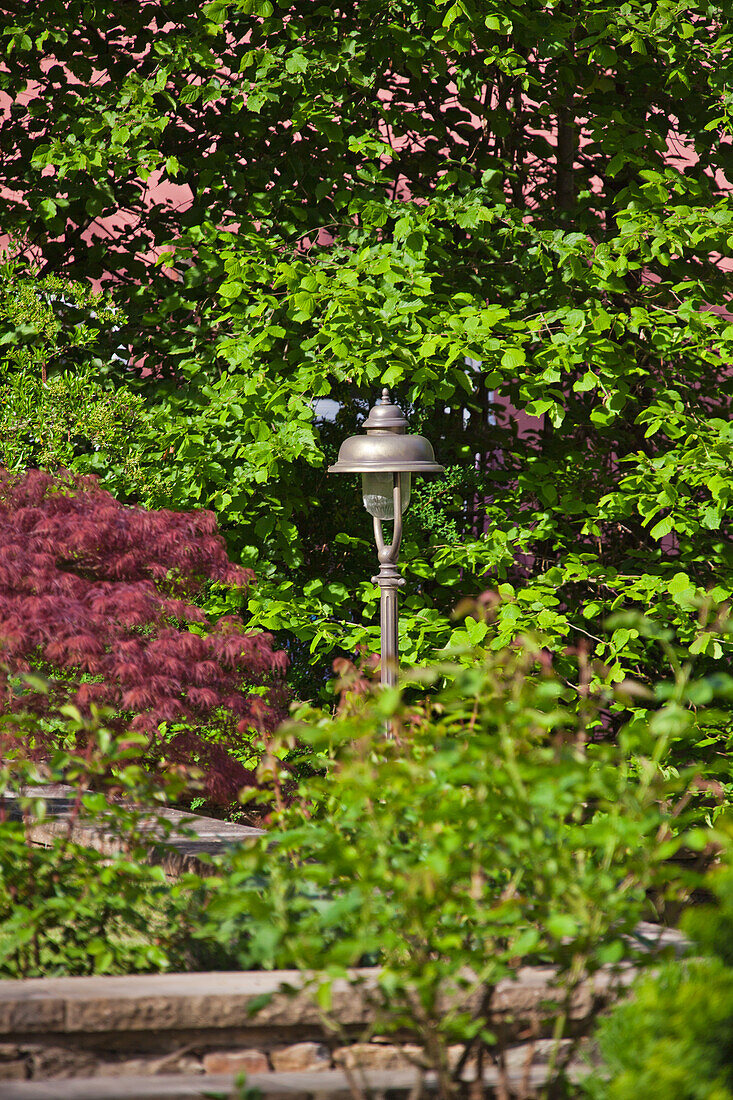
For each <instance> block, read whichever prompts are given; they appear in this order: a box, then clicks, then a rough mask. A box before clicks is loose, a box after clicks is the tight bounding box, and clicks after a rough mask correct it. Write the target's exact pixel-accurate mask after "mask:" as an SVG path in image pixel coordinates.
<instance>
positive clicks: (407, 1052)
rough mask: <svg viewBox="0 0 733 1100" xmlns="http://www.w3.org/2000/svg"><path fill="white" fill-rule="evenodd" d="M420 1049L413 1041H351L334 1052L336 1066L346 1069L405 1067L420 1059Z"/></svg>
mask: <svg viewBox="0 0 733 1100" xmlns="http://www.w3.org/2000/svg"><path fill="white" fill-rule="evenodd" d="M421 1056H422V1049H421V1048H420V1047H419V1046H415V1045H414V1044H413V1043H405V1044H404V1045H403V1046H396V1045H395V1044H394V1043H352V1045H351V1046H348V1047H341V1049H340V1050H337V1051H336V1052H335V1053H334V1056H333V1060H334V1062H335V1063H336V1065H337V1066H346V1067H347V1068H348V1069H407V1068H408V1067H409V1066H411V1065H415V1064H416V1062H419V1061H420V1058H421Z"/></svg>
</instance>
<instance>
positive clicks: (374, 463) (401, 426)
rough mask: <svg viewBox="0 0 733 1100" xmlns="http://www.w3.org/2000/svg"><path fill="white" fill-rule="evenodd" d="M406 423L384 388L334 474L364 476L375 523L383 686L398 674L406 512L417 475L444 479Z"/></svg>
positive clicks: (364, 492)
mask: <svg viewBox="0 0 733 1100" xmlns="http://www.w3.org/2000/svg"><path fill="white" fill-rule="evenodd" d="M407 426H408V425H407V420H406V419H405V416H404V414H403V412H402V409H400V407H399V406H398V405H395V404H393V403H392V399H391V397H390V395H389V389H388V388H387V387H386V386H385V387H384V389H383V390H382V396H381V398H380V399H379V400H378V401H377V403H376V404H375V405H374V406H373V408H372V409H370V411H369V416H368V417H367V419H366V420H365V421H364V428H365V429H366V435H352V436H350V437H349V438H348V439H346V440H344V442H343V443H342V444H341V448H340V450H339V455H338V459H337V461H336V463H335V464H334V465H333V466H329V469H328V472H329V473H330V474H335V473H339V474H340V473H344V474H355V473H360V474H361V475H362V495H363V498H364V507H365V508H366V510H367V511H368V512H369V513H370V515H371V516H372V517H373V520H374V539H375V542H376V544H377V556H378V558H379V572H378V573H377V575H376V576H375V577H372V580H373V581H374V583H375V584H378V585H379V590H380V601H379V603H380V608H379V610H380V622H381V629H380V633H381V660H380V664H381V682H382V685H383V686H385V687H394V685H395V684H396V683H397V673H398V646H399V618H398V616H399V609H398V602H399V590H400V588H401V587H402V586H403V585H404V583H405V582H404V581H403V579H402V577H401V576H400V572H399V569H398V568H397V561H398V559H399V553H400V543H401V541H402V513H403V512H404V511H405V509H406V508H407V506H408V504H409V503H410V491H411V478H412V475H413V474H442V473H443V472H444V470H443V467H442V466H441V465H440V464H439V463H437V462H436V461H435V455H434V454H433V448H432V446H431V444H430V443H429V442H428V440H427V439H425V437H424V436H422V435H407V434H406V428H407ZM385 520H386V521H392V523H393V527H392V539H391V541H390V542H389V544H388V543H387V540H386V539H385V537H384V528H383V526H382V525H383V522H384V521H385Z"/></svg>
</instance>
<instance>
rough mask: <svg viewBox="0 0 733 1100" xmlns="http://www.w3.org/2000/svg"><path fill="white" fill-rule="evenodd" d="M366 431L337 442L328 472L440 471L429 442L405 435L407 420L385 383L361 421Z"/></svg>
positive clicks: (421, 438)
mask: <svg viewBox="0 0 733 1100" xmlns="http://www.w3.org/2000/svg"><path fill="white" fill-rule="evenodd" d="M364 427H365V428H366V433H367V434H366V435H352V436H349V438H348V439H345V440H344V442H343V443H342V444H341V447H340V450H339V454H338V459H337V460H336V462H335V463H334V465H333V466H329V467H328V472H329V474H364V473H380V472H383V473H392V472H394V473H408V472H409V473H414V474H442V473H444V472H445V471H444V468H443V466H441V465H440V463H438V462H436V461H435V454H434V453H433V448H432V444H431V443H430V442H429V441H428V440H427V439H426V438H425V436H423V435H406V434H405V429H406V428H407V420H406V419H405V415H404V413H403V412H402V409H401V408H400V407H399V405H394V404H393V403H392V399H391V398H390V395H389V389H388V388H387V387H386V386H385V387H384V389H383V390H382V396H381V398H380V399H379V400H378V401H377V403H376V405H374V407H373V408H372V409H370V411H369V416H368V417H367V419H366V420H365V421H364Z"/></svg>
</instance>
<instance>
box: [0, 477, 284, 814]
mask: <svg viewBox="0 0 733 1100" xmlns="http://www.w3.org/2000/svg"><path fill="white" fill-rule="evenodd" d="M251 579H252V574H251V572H249V571H248V570H245V569H242V568H241V567H239V566H236V565H233V564H232V563H231V562H230V561H229V558H228V556H227V552H226V548H225V545H224V542H223V540H222V538H221V536H220V535H219V533H218V529H217V525H216V520H215V518H214V516H213V514H212V513H211V512H206V511H200V512H189V513H178V512H172V511H167V510H161V511H147V510H146V509H144V508H141V507H129V506H125V505H122V504H120V503H119V502H118V501H116V500H115V499H114V497H112V496H111V495H110V494H109V493H107V492H104V491H103V490H101V489H100V488H99V486H98V483H97V481H96V478H94V477H85V478H75V477H73V476H72V475H70V474H61V475H59V476H57V477H52V476H51V475H49V474H45V473H41V472H39V471H29V472H27V473H25V474H24V475H21V476H13V475H11V474H8V473H7V472H6V471H1V472H0V654H1V655H2V658H3V661H4V663H5V664H6V665H7V669H5V670H3V671H1V672H0V677H1V678H0V690H1V691H2V707H3V708H4V709H6V710H18V709H26V710H28V709H30V710H35V711H36V712H38V713H39V714H45V713H47V712H48V711H49V708H52V707H58V706H59V705H60V704H63V703H72V704H74V705H75V706H77V707H78V708H79V709H80V710H81V711H82V713H86V712H89V710H90V708H91V707H92V706H94V705H96V706H106V707H112V708H113V709H114V711H115V715H116V718H115V723H114V725H115V726H116V727H117V728H118V729H123V728H124V727H126V726H128V725H129V726H131V727H133V728H135V729H138V730H142V731H144V732H146V733H147V734H149V735H150V736H151V737H152V738H153V742H152V743H153V749H154V752H156V753H158V755H160V754H162V753H164V752H165V754H167V755H168V756H169V758H171V759H173V760H177V761H178V762H181V761H183V762H187V763H196V764H198V765H199V766H200V767H201V768H203V770H204V772H205V774H206V780H205V783H206V794H207V796H208V797H209V798H210V799H212V800H214V801H217V802H220V803H221V802H227V801H230V800H231V799H232V798H233V797H234V796H235V794H236V792H237V790H238V789H239V788H240V787H242V786H243V785H244V784H245V783H246V782H247V780H248V778H249V776H248V773H247V772H246V771H245V769H244V768H243V767H242V766H241V764H239V763H238V762H237V760H236V753H237V750H238V749H241V748H243V747H244V746H245V745H247V744H248V743H249V741H250V740H251V735H252V733H253V731H257V730H266V729H270V728H272V727H273V726H274V725H275V724H276V723H277V721H278V720H279V719H280V718H281V716H282V713H283V704H284V698H285V695H284V686H283V683H282V679H281V674H282V672H283V670H284V668H285V665H286V658H285V654H284V653H282V652H277V651H275V650H274V649H273V643H272V638H271V636H270V635H268V634H264V633H254V634H253V633H248V632H247V631H246V629H245V627H244V624H243V623H242V621H241V620H240V619H239V618H237V617H236V616H226V617H223V618H221V619H219V620H218V621H217V622H215V623H213V624H212V623H210V622H209V621H208V619H207V617H206V615H205V614H204V613H203V611H201V609H200V608H199V607H197V606H195V604H194V603H193V602H192V600H193V599H195V598H196V596H197V594H199V593H200V592H201V591H202V590H203V588H204V586H206V585H210V584H211V583H219V584H222V585H225V586H237V587H244V586H245V585H246V584H247V583H248V582H249V581H250V580H251ZM33 670H36V671H40V672H41V673H43V674H44V675H45V676H48V677H49V679H50V681H51V685H50V691H49V692H41V691H39V692H34V691H33V690H32V689H25V688H24V689H23V690H21V689H20V687H19V686H18V682H17V676H18V674H20V673H23V672H28V671H33ZM48 738H49V739H52V738H53V727H52V724H51V723H49V730H48ZM39 748H40V749H43V746H39ZM233 753H234V755H232V754H233Z"/></svg>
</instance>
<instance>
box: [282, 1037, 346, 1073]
mask: <svg viewBox="0 0 733 1100" xmlns="http://www.w3.org/2000/svg"><path fill="white" fill-rule="evenodd" d="M271 1058H272V1066H273V1069H275V1070H276V1071H277V1072H278V1073H307V1072H309V1071H311V1070H322V1069H329V1068H330V1066H331V1054H330V1051H329V1049H328V1047H327V1046H324V1045H323V1043H293V1045H292V1046H289V1047H281V1048H280V1050H273V1052H272V1054H271Z"/></svg>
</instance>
